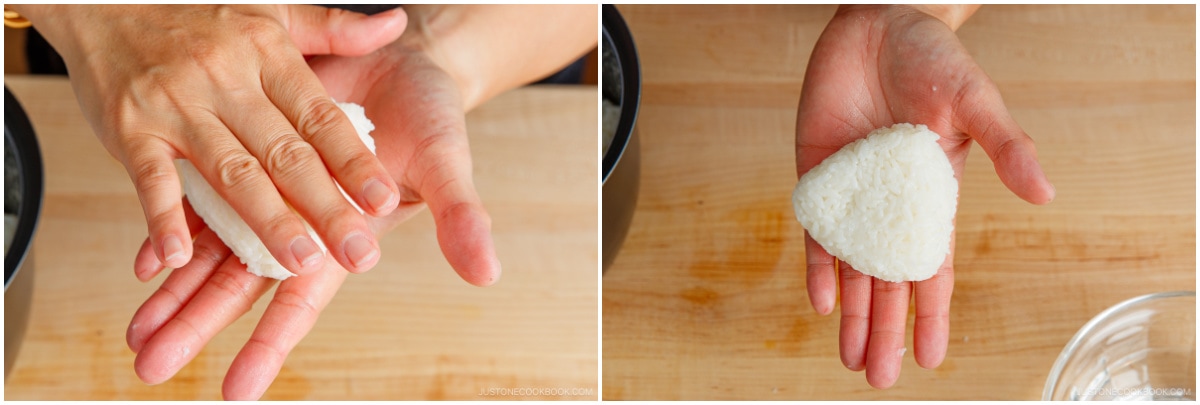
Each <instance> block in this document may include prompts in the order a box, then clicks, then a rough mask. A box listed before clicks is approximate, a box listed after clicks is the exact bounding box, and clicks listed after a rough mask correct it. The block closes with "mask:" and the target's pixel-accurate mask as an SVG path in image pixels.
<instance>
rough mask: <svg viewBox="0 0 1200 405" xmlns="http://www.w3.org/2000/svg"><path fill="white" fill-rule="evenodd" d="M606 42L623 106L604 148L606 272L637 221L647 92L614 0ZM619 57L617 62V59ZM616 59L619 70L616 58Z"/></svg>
mask: <svg viewBox="0 0 1200 405" xmlns="http://www.w3.org/2000/svg"><path fill="white" fill-rule="evenodd" d="M603 18H604V42H603V44H602V46H604V47H606V48H607V50H608V51H610V52H608V53H610V54H611V55H614V56H615V58H604V59H605V60H604V61H603V62H604V64H605V65H606V66H605V68H604V69H603V75H604V89H603V93H604V97H605V98H607V99H609V100H612V101H614V102H616V103H617V105H619V106H620V107H621V119H620V122H619V123H618V124H617V132H616V135H615V136H613V140H612V144H611V145H609V147H608V149H607V150H605V151H604V166H603V171H602V176H603V177H602V181H603V191H602V192H603V204H604V205H603V211H602V213H603V224H602V225H603V240H602V242H603V245H602V246H603V254H604V258H603V259H604V262H603V265H604V267H603V271H608V267H609V266H610V265H612V262H613V260H615V259H616V257H617V252H618V251H619V250H620V249H621V244H622V243H623V242H624V241H625V235H626V234H627V233H628V232H629V225H630V223H632V222H633V211H634V208H636V207H637V197H638V177H639V176H640V171H641V168H640V160H641V158H640V156H639V155H640V151H639V149H640V148H639V145H638V137H637V136H636V131H635V128H636V125H635V124H636V123H637V115H638V106H639V104H640V102H641V95H642V72H641V66H640V65H639V63H638V56H637V48H636V47H634V44H633V35H631V34H630V32H629V27H628V26H627V25H625V19H624V18H621V13H619V12H617V8H616V7H615V6H613V5H611V4H605V5H604V7H603ZM613 59H615V61H614V60H613ZM613 62H616V67H617V68H616V69H614V68H613V66H612V63H613Z"/></svg>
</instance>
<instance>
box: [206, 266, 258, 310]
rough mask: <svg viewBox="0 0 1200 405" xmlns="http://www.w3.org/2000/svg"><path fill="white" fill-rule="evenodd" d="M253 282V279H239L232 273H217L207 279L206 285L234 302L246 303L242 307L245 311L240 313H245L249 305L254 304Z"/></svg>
mask: <svg viewBox="0 0 1200 405" xmlns="http://www.w3.org/2000/svg"><path fill="white" fill-rule="evenodd" d="M242 273H245V272H242ZM245 274H250V273H245ZM254 281H255V280H254V278H253V277H239V276H238V275H236V274H235V273H233V272H229V271H218V272H216V273H213V275H212V277H210V278H209V279H208V285H209V286H212V288H215V289H216V290H217V291H218V292H219V293H221V294H224V295H227V296H228V297H230V298H232V299H233V300H234V301H235V302H243V303H247V304H245V305H243V307H244V308H245V309H244V310H242V311H241V312H245V310H249V305H250V304H249V303H252V302H254V298H255V297H254V294H253V293H254Z"/></svg>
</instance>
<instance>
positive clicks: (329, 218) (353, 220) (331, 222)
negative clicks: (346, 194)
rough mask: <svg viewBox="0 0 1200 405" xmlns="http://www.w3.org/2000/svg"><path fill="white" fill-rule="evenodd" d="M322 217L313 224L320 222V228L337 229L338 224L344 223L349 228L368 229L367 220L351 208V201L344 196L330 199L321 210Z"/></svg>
mask: <svg viewBox="0 0 1200 405" xmlns="http://www.w3.org/2000/svg"><path fill="white" fill-rule="evenodd" d="M320 212H321V217H319V218H318V220H317V221H314V222H313V225H316V224H318V223H319V224H320V229H323V230H327V231H328V230H336V229H338V227H337V224H339V223H344V224H346V225H344V226H346V227H349V228H363V229H366V222H365V221H364V220H363V219H362V214H359V213H358V211H356V210H354V208H351V206H350V203H349V202H347V201H346V200H345V199H342V198H334V199H330V203H329V205H327V206H326V207H324V209H322V210H321V211H320ZM346 233H349V231H346Z"/></svg>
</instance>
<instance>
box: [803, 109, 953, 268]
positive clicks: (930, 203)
mask: <svg viewBox="0 0 1200 405" xmlns="http://www.w3.org/2000/svg"><path fill="white" fill-rule="evenodd" d="M939 138H940V137H939V136H938V134H937V133H934V132H933V131H930V130H929V128H927V127H926V126H924V125H915V126H914V125H912V124H896V125H893V126H892V127H890V128H880V129H876V130H875V131H872V132H871V133H870V134H869V135H868V136H867V137H866V138H864V139H860V140H857V141H855V142H853V143H851V144H849V145H846V146H845V147H843V148H842V149H841V150H839V151H837V152H836V153H834V154H833V155H830V156H829V157H828V158H826V159H825V161H823V162H821V164H819V165H817V166H816V167H814V168H813V169H812V170H811V171H809V172H808V173H806V174H805V175H804V177H802V178H800V181H799V182H798V183H797V184H796V189H795V191H794V192H793V193H792V207H793V208H794V209H795V211H796V219H798V220H799V221H800V224H801V225H803V226H804V228H805V229H806V230H808V233H809V235H811V236H812V238H813V239H814V240H816V241H817V243H819V244H821V246H822V247H824V248H825V250H826V251H828V252H829V253H830V254H832V255H833V256H836V257H837V258H839V259H841V260H843V261H845V262H846V263H849V264H850V265H851V266H853V267H854V268H855V269H856V270H858V271H860V272H862V273H863V274H867V275H869V276H873V277H876V278H879V279H882V280H886V281H892V282H899V281H920V280H925V279H928V278H930V277H933V275H934V274H936V273H937V269H938V267H940V266H941V264H942V263H943V262H944V261H945V259H946V255H947V254H949V253H950V234H951V232H952V231H953V230H954V222H953V221H954V214H955V210H956V209H957V206H958V181H956V180H955V178H954V169H953V168H952V167H951V166H950V160H949V159H947V158H946V153H945V152H944V151H943V150H942V148H941V146H939V145H938V143H937V141H938V139H939Z"/></svg>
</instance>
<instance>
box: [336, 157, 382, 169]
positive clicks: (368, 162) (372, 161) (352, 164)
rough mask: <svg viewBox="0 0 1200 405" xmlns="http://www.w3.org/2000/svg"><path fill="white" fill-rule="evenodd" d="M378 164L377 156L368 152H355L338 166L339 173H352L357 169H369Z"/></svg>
mask: <svg viewBox="0 0 1200 405" xmlns="http://www.w3.org/2000/svg"><path fill="white" fill-rule="evenodd" d="M378 164H379V160H378V158H376V157H375V155H372V154H370V153H355V154H352V155H350V157H349V158H348V159H346V161H344V162H342V164H341V165H339V166H338V169H339V170H340V171H341V173H354V172H355V171H358V170H369V169H370V168H374V167H375V166H376V165H378Z"/></svg>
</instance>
